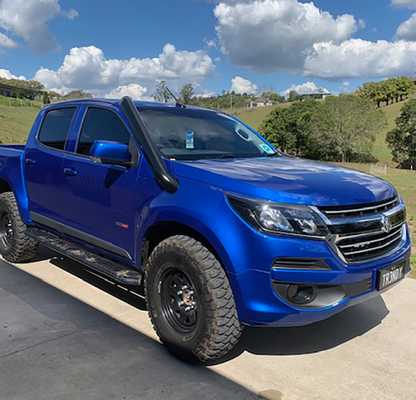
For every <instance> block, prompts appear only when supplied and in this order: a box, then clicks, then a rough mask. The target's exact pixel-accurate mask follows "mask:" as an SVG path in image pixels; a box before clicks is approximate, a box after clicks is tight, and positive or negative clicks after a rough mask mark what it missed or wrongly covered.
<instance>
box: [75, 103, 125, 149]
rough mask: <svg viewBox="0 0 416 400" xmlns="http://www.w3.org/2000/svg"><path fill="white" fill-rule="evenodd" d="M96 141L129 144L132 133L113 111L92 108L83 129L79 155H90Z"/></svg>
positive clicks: (78, 147) (79, 142) (79, 141)
mask: <svg viewBox="0 0 416 400" xmlns="http://www.w3.org/2000/svg"><path fill="white" fill-rule="evenodd" d="M96 140H110V141H112V142H119V143H124V144H129V142H130V132H129V131H128V130H127V128H126V126H125V125H124V123H123V121H122V120H121V119H120V117H119V116H118V115H117V114H116V113H114V112H113V111H110V110H105V109H103V108H90V109H89V110H88V112H87V116H86V118H85V121H84V124H83V126H82V129H81V135H80V138H79V140H78V146H77V153H79V154H85V155H89V154H90V150H91V147H92V144H93V143H94V142H95V141H96Z"/></svg>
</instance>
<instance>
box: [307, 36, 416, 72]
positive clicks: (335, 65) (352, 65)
mask: <svg viewBox="0 0 416 400" xmlns="http://www.w3.org/2000/svg"><path fill="white" fill-rule="evenodd" d="M415 61H416V42H407V41H404V40H400V41H397V42H388V41H385V40H379V41H377V42H369V41H366V40H362V39H350V40H347V41H345V42H342V43H341V44H335V43H330V42H328V43H317V44H315V45H314V46H313V51H312V52H311V53H310V54H309V55H308V57H307V58H306V61H305V66H304V75H308V76H315V77H320V78H325V79H344V78H362V77H386V76H398V75H406V74H413V73H414V70H415Z"/></svg>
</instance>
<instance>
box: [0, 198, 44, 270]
mask: <svg viewBox="0 0 416 400" xmlns="http://www.w3.org/2000/svg"><path fill="white" fill-rule="evenodd" d="M1 202H4V203H5V204H6V207H7V208H8V210H9V212H10V215H11V217H12V219H13V229H14V240H13V244H12V248H11V250H10V252H9V253H8V254H3V258H4V259H5V260H7V261H9V262H11V263H19V262H25V261H30V260H31V259H33V257H34V256H35V255H36V252H37V250H38V247H39V242H37V241H36V240H34V239H32V238H30V237H29V236H27V235H26V233H25V231H26V225H25V224H24V223H23V221H22V219H21V217H20V212H19V208H18V207H17V202H16V198H15V196H14V194H13V193H12V192H5V193H2V194H0V203H1Z"/></svg>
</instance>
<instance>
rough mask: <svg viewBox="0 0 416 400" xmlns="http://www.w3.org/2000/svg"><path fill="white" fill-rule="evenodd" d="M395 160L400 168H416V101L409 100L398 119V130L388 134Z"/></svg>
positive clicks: (388, 141)
mask: <svg viewBox="0 0 416 400" xmlns="http://www.w3.org/2000/svg"><path fill="white" fill-rule="evenodd" d="M386 141H387V143H388V145H389V147H390V149H391V150H392V154H393V160H394V161H396V162H397V163H398V166H399V168H407V169H415V167H416V100H409V101H408V102H407V103H406V104H405V105H404V106H403V108H402V110H401V113H400V116H399V117H397V118H396V128H395V129H393V130H392V131H391V132H389V133H388V134H387V138H386Z"/></svg>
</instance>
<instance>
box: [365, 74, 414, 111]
mask: <svg viewBox="0 0 416 400" xmlns="http://www.w3.org/2000/svg"><path fill="white" fill-rule="evenodd" d="M414 90H415V85H414V82H413V81H412V80H411V79H409V78H408V77H407V76H401V77H400V78H389V79H385V80H383V81H380V82H366V83H364V84H363V85H362V86H359V87H358V95H359V96H361V97H363V98H365V99H368V100H370V101H372V102H373V103H375V104H377V107H380V106H381V103H383V102H384V103H386V105H389V104H390V103H393V102H394V100H396V103H398V102H399V101H403V99H404V98H405V97H407V96H408V95H409V94H410V93H413V91H414Z"/></svg>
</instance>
